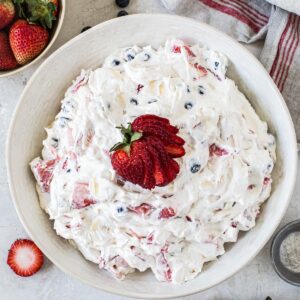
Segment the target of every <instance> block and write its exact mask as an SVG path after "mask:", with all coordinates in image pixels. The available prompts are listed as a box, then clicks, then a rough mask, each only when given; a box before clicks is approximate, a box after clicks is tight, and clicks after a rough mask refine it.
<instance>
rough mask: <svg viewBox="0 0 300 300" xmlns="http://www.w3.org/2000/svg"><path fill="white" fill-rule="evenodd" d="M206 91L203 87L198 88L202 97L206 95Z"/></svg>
mask: <svg viewBox="0 0 300 300" xmlns="http://www.w3.org/2000/svg"><path fill="white" fill-rule="evenodd" d="M204 91H205V88H204V86H203V85H199V86H198V92H199V94H200V95H204Z"/></svg>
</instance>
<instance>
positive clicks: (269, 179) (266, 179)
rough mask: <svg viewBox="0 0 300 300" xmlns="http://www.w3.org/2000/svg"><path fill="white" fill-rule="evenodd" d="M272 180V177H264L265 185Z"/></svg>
mask: <svg viewBox="0 0 300 300" xmlns="http://www.w3.org/2000/svg"><path fill="white" fill-rule="evenodd" d="M270 182H271V178H269V177H265V178H264V182H263V184H264V185H268V184H269V183H270Z"/></svg>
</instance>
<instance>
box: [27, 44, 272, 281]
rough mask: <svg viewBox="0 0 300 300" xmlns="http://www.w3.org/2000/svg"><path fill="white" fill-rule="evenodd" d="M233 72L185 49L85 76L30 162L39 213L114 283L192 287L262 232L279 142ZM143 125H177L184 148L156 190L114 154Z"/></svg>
mask: <svg viewBox="0 0 300 300" xmlns="http://www.w3.org/2000/svg"><path fill="white" fill-rule="evenodd" d="M227 64H228V62H227V58H226V57H225V56H224V55H223V54H221V53H218V52H216V51H213V50H208V49H206V48H201V47H200V46H198V45H193V46H188V45H185V44H184V43H183V42H182V41H181V40H175V39H173V40H169V41H167V42H166V44H165V46H163V47H160V48H159V49H157V50H155V49H153V48H152V47H151V46H146V47H143V48H141V47H138V46H133V47H130V48H126V49H121V50H118V51H116V52H115V53H113V54H112V55H110V56H108V57H107V58H106V60H105V61H104V63H103V66H102V67H100V68H98V69H96V70H94V71H91V70H88V71H82V73H81V75H80V76H79V77H78V78H77V79H76V80H75V82H74V83H73V84H72V86H71V87H70V88H69V89H68V90H67V92H66V94H65V98H64V99H63V100H62V106H61V111H60V112H59V113H58V115H57V116H56V118H55V120H54V122H53V123H52V124H51V125H50V127H49V128H47V129H46V131H47V138H46V139H45V140H44V141H43V146H44V148H43V151H42V155H41V158H40V157H38V158H35V159H34V160H33V161H32V162H31V168H32V171H33V173H34V175H35V178H36V180H37V183H38V184H37V190H38V193H39V197H40V204H41V207H42V208H43V209H44V210H45V211H46V212H47V213H48V214H49V216H50V219H51V220H54V229H55V230H56V232H57V234H58V235H60V236H62V237H63V238H65V239H68V240H70V241H72V244H74V245H75V246H76V247H77V248H78V249H79V250H80V251H81V252H82V254H83V256H84V257H85V258H86V259H88V260H90V261H92V262H94V263H96V264H98V265H99V267H100V268H105V269H106V270H108V271H110V272H111V273H112V274H113V275H114V276H115V277H116V278H119V279H123V278H124V277H125V276H126V275H127V274H128V273H131V272H134V271H135V270H138V271H140V272H143V271H145V270H147V269H148V268H150V269H151V270H152V271H153V273H154V275H155V276H156V278H157V279H158V280H160V281H171V282H174V283H181V282H184V281H187V280H191V279H192V278H194V277H195V276H197V274H199V273H200V272H201V269H202V266H203V264H204V263H205V262H208V261H212V260H215V259H216V258H217V257H218V256H220V255H222V254H223V253H224V243H226V242H235V241H236V240H237V235H238V232H239V230H243V231H247V230H249V229H250V228H252V227H253V226H254V225H255V219H256V217H257V216H258V214H259V212H260V205H261V204H262V203H263V202H264V201H265V200H266V199H267V198H268V197H269V195H270V192H271V182H272V179H271V172H272V169H273V166H274V162H275V159H276V157H275V139H274V137H273V136H272V135H271V134H269V133H268V128H267V124H266V123H265V122H263V121H262V120H261V119H260V118H259V117H258V115H257V114H256V112H255V111H254V109H253V108H252V106H251V105H250V103H249V102H248V100H247V99H246V97H245V96H244V95H243V94H242V93H241V92H240V91H239V90H238V88H237V86H236V85H235V83H234V81H232V80H230V79H228V78H226V70H227ZM144 114H155V115H158V116H161V117H164V118H167V119H169V120H170V123H171V124H172V125H174V126H177V127H178V128H179V132H178V135H179V136H180V137H182V138H183V139H184V140H185V145H184V148H185V151H186V154H185V155H184V156H183V157H181V158H178V159H176V161H177V162H178V164H179V166H180V172H179V174H178V175H177V177H176V178H175V179H174V180H173V181H172V182H171V183H169V184H168V185H166V186H163V187H155V188H154V189H152V190H148V189H143V188H142V187H140V186H138V185H134V184H132V183H130V182H128V181H126V182H123V181H122V180H121V178H119V176H117V174H116V172H115V171H114V169H113V168H112V165H111V159H110V153H109V149H110V148H111V147H112V146H113V145H114V144H115V143H117V142H119V141H120V140H121V134H120V131H119V130H118V129H117V128H116V126H119V125H120V124H127V123H128V122H132V121H133V120H134V119H135V118H136V117H138V116H140V115H144ZM166 211H167V212H171V213H170V214H169V215H170V217H162V212H166ZM167 215H168V214H167Z"/></svg>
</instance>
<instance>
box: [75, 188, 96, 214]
mask: <svg viewBox="0 0 300 300" xmlns="http://www.w3.org/2000/svg"><path fill="white" fill-rule="evenodd" d="M95 203H96V201H95V200H94V199H92V196H91V194H90V191H89V184H88V183H87V182H76V183H75V187H74V191H73V195H72V207H73V208H75V209H81V208H84V207H87V206H89V205H92V204H95Z"/></svg>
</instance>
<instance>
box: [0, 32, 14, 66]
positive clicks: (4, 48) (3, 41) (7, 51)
mask: <svg viewBox="0 0 300 300" xmlns="http://www.w3.org/2000/svg"><path fill="white" fill-rule="evenodd" d="M17 66H18V62H17V61H16V59H15V57H14V55H13V53H12V51H11V48H10V46H9V40H8V36H7V34H6V33H5V32H4V31H0V70H11V69H14V68H16V67H17Z"/></svg>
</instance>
